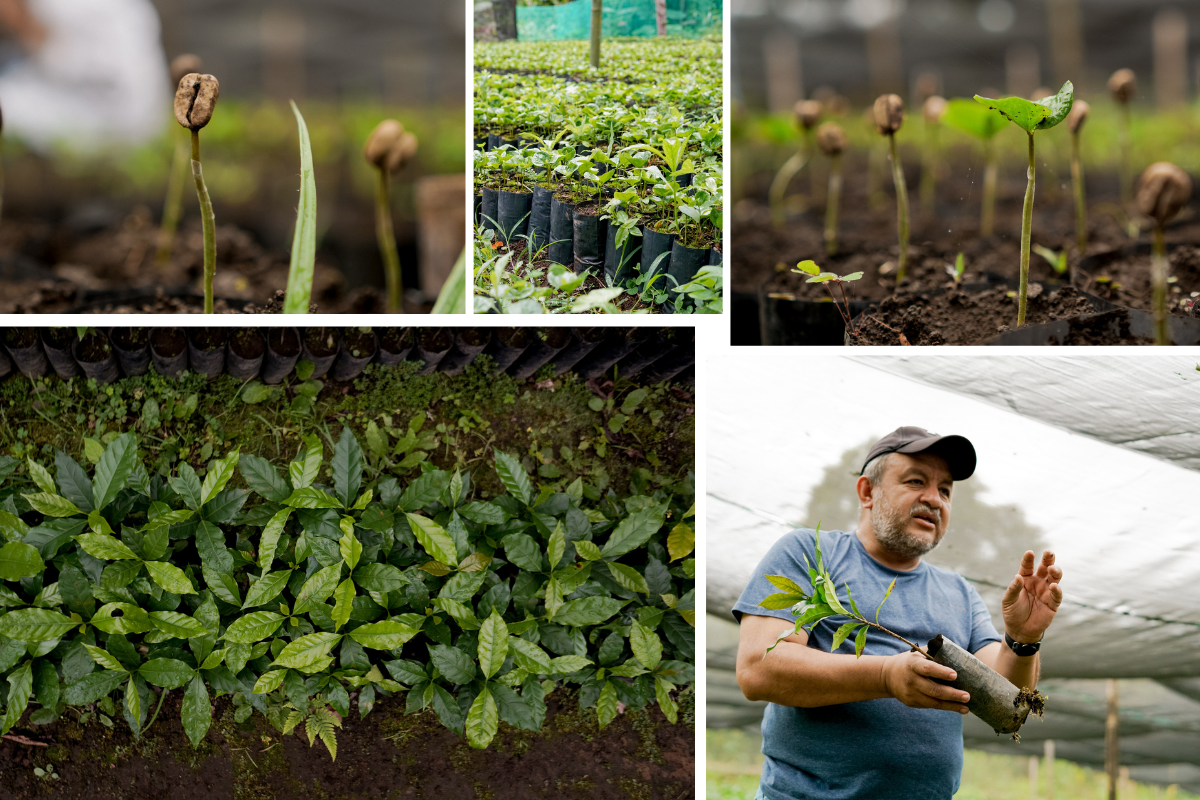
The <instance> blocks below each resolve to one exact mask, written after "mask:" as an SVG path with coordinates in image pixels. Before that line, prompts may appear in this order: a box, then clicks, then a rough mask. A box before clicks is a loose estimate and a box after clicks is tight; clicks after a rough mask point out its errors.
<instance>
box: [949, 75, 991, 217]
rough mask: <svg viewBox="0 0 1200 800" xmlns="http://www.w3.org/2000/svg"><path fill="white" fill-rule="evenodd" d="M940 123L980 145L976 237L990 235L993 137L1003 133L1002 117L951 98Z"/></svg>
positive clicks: (973, 102) (973, 103) (975, 104)
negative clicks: (981, 166)
mask: <svg viewBox="0 0 1200 800" xmlns="http://www.w3.org/2000/svg"><path fill="white" fill-rule="evenodd" d="M942 122H943V123H944V124H946V125H949V126H950V127H952V128H956V129H958V130H960V131H962V132H963V133H966V134H969V135H971V136H974V137H975V138H976V139H979V140H980V141H981V142H983V152H984V164H985V166H984V170H983V198H982V205H981V210H980V215H979V235H980V236H982V237H984V238H987V237H989V236H991V235H992V231H993V227H994V224H995V219H996V142H995V137H996V134H997V133H999V132H1000V131H1001V130H1003V129H1004V124H1005V123H1004V117H1003V116H1001V114H1000V113H999V112H997V111H993V110H992V109H990V108H984V107H983V106H981V105H979V104H978V103H976V102H975V101H974V100H967V99H966V98H955V99H954V100H951V101H950V102H949V103H947V104H946V111H945V113H943V114H942Z"/></svg>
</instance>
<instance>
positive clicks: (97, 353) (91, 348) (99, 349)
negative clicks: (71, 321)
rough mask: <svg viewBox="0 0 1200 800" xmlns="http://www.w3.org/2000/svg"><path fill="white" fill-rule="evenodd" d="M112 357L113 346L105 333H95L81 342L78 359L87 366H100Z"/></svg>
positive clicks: (77, 353)
mask: <svg viewBox="0 0 1200 800" xmlns="http://www.w3.org/2000/svg"><path fill="white" fill-rule="evenodd" d="M111 356H112V345H111V344H109V343H108V337H106V336H105V335H104V334H103V333H97V332H95V331H93V332H92V333H89V334H88V335H87V336H84V337H83V338H82V339H80V340H79V348H78V350H77V351H76V355H75V357H76V359H77V360H79V361H81V362H84V363H86V364H99V363H101V362H103V361H107V360H108V359H109V357H111Z"/></svg>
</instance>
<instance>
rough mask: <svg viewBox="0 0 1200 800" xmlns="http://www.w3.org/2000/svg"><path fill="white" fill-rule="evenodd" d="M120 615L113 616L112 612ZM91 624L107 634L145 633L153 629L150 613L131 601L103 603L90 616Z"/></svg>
mask: <svg viewBox="0 0 1200 800" xmlns="http://www.w3.org/2000/svg"><path fill="white" fill-rule="evenodd" d="M117 611H119V612H121V616H119V617H118V616H113V614H114V612H117ZM91 624H92V625H93V626H94V627H96V628H98V629H100V630H102V631H104V632H105V633H108V634H114V633H119V634H126V633H147V632H149V631H151V630H154V623H152V622H151V621H150V615H149V614H147V613H146V612H145V611H143V610H142V609H140V608H138V607H137V606H135V605H133V604H131V603H105V604H104V605H102V606H100V608H98V609H97V610H96V613H95V614H94V615H93V616H92V619H91Z"/></svg>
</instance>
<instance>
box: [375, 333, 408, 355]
mask: <svg viewBox="0 0 1200 800" xmlns="http://www.w3.org/2000/svg"><path fill="white" fill-rule="evenodd" d="M412 345H413V335H412V331H411V330H409V329H408V328H384V329H383V330H382V331H380V333H379V347H380V349H382V350H383V351H384V352H385V353H402V352H404V351H405V350H406V349H408V348H410V347H412Z"/></svg>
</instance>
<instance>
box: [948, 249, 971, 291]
mask: <svg viewBox="0 0 1200 800" xmlns="http://www.w3.org/2000/svg"><path fill="white" fill-rule="evenodd" d="M966 268H967V263H966V262H965V261H964V260H963V254H962V253H959V254H958V255H957V256H955V258H954V266H950V265H949V264H947V265H946V274H948V275H949V276H950V277H951V278H953V279H954V288H955V289H957V288H958V284H959V282H960V281H961V280H962V276H963V270H965V269H966Z"/></svg>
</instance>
